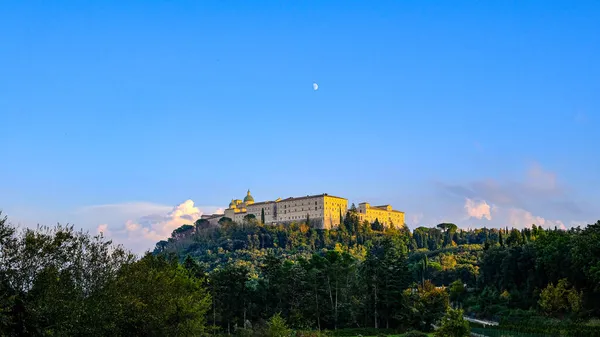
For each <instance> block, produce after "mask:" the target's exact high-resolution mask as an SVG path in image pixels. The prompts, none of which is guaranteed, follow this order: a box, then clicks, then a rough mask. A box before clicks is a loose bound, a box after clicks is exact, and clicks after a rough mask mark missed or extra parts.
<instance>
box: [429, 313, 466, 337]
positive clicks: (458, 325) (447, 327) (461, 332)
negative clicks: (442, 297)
mask: <svg viewBox="0 0 600 337" xmlns="http://www.w3.org/2000/svg"><path fill="white" fill-rule="evenodd" d="M470 333H471V329H470V328H469V322H467V321H466V320H465V319H464V317H463V311H462V310H460V309H452V308H449V309H448V311H446V315H445V316H444V318H443V319H442V326H441V327H440V328H439V329H437V330H436V331H435V336H436V337H467V336H469V335H470Z"/></svg>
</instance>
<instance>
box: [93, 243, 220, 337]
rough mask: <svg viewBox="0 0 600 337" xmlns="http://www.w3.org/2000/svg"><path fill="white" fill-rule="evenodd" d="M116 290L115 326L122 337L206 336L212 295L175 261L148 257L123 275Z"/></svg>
mask: <svg viewBox="0 0 600 337" xmlns="http://www.w3.org/2000/svg"><path fill="white" fill-rule="evenodd" d="M112 289H113V291H112V293H113V294H114V296H115V298H114V302H115V303H114V306H115V311H116V312H115V315H114V316H113V317H112V322H114V324H115V328H116V331H118V332H119V333H118V334H124V335H129V336H199V335H202V334H204V332H205V325H206V324H205V323H206V322H205V317H206V313H207V311H208V309H209V307H210V301H211V299H210V295H209V294H208V292H207V291H206V289H205V288H204V287H203V285H202V280H200V279H198V278H196V277H194V275H192V274H191V273H190V272H189V271H188V270H186V269H185V268H184V267H183V266H182V265H180V264H179V263H178V262H177V261H176V260H174V259H171V260H170V259H168V258H166V257H165V256H162V255H158V256H155V255H152V254H146V255H145V256H144V257H143V258H142V259H141V260H139V261H137V262H135V263H133V264H131V265H127V266H125V267H124V268H122V269H121V270H120V271H119V276H118V278H117V279H116V281H115V282H114V283H113V284H112ZM114 334H116V332H115V333H107V334H105V335H114Z"/></svg>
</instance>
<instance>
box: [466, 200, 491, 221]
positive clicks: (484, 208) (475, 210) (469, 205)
mask: <svg viewBox="0 0 600 337" xmlns="http://www.w3.org/2000/svg"><path fill="white" fill-rule="evenodd" d="M464 207H465V210H466V211H467V215H468V216H469V217H470V218H476V219H483V218H486V219H488V220H492V214H491V213H490V210H491V207H490V205H488V204H487V202H485V201H484V200H481V201H475V200H472V199H469V198H466V199H465V206H464Z"/></svg>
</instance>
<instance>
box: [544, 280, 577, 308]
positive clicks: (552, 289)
mask: <svg viewBox="0 0 600 337" xmlns="http://www.w3.org/2000/svg"><path fill="white" fill-rule="evenodd" d="M581 302H582V293H581V292H578V291H577V289H575V288H570V287H569V283H568V282H567V280H566V279H561V280H560V281H558V284H557V285H556V286H555V285H554V284H552V283H550V284H548V286H547V287H546V288H544V290H542V292H541V293H540V300H539V302H538V303H539V305H540V307H541V308H542V310H544V312H546V313H547V314H549V315H552V316H561V315H564V314H566V313H578V312H579V311H580V309H581Z"/></svg>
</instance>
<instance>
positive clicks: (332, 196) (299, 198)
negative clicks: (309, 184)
mask: <svg viewBox="0 0 600 337" xmlns="http://www.w3.org/2000/svg"><path fill="white" fill-rule="evenodd" d="M319 197H330V198H336V199H342V200H348V199H346V198H342V197H336V196H334V195H329V194H327V193H323V194H315V195H307V196H305V197H289V198H285V199H283V200H281V201H292V200H302V199H311V198H319Z"/></svg>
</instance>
